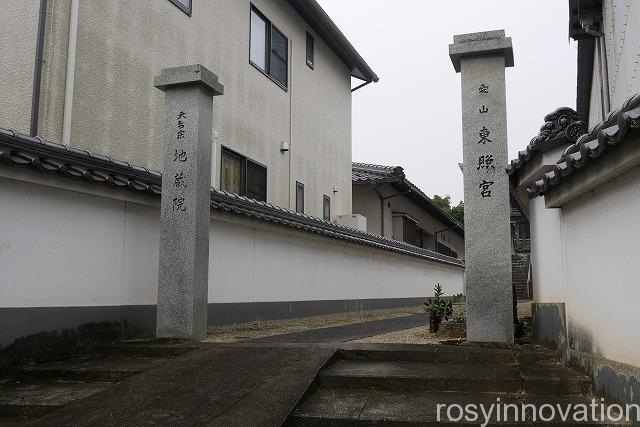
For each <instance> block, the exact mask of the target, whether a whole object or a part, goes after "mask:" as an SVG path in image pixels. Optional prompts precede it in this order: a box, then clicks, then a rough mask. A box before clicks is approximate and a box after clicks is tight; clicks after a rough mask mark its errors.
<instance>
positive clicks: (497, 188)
mask: <svg viewBox="0 0 640 427" xmlns="http://www.w3.org/2000/svg"><path fill="white" fill-rule="evenodd" d="M453 41H454V43H453V44H451V45H449V56H450V57H451V61H452V62H453V67H454V68H455V70H456V72H459V73H461V74H462V141H463V152H464V229H465V263H466V273H465V289H466V297H467V340H468V341H470V342H485V343H487V342H490V343H506V344H511V343H513V299H512V298H513V297H512V295H513V294H512V286H511V227H510V202H509V177H508V176H507V173H506V171H505V167H506V165H507V163H508V153H507V111H506V94H505V71H504V69H505V67H512V66H513V49H512V46H511V38H509V37H505V35H504V30H498V31H487V32H482V33H472V34H461V35H456V36H454V38H453Z"/></svg>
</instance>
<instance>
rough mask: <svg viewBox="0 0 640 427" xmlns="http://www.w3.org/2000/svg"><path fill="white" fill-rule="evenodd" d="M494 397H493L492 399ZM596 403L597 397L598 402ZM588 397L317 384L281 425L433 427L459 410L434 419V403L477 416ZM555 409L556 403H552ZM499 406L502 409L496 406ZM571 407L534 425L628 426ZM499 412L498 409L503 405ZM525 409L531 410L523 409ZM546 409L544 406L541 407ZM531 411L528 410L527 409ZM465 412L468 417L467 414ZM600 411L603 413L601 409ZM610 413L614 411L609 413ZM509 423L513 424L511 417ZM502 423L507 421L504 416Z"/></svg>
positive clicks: (493, 420) (494, 420)
mask: <svg viewBox="0 0 640 427" xmlns="http://www.w3.org/2000/svg"><path fill="white" fill-rule="evenodd" d="M498 399H499V400H498ZM598 402H599V400H598ZM590 403H591V398H588V397H584V396H571V397H556V396H531V395H526V394H508V393H469V392H465V393H460V392H456V393H451V392H435V391H424V390H422V391H420V390H412V391H400V390H391V391H390V390H379V389H375V388H368V389H367V388H359V389H323V388H320V389H318V390H316V391H315V392H313V393H311V394H310V395H309V396H308V398H307V399H306V400H304V401H303V402H302V403H301V404H299V405H298V406H297V407H296V408H295V409H294V410H293V411H292V413H291V414H290V416H289V418H288V419H287V421H286V423H285V426H290V427H291V426H298V427H320V426H334V427H336V426H370V425H385V426H386V425H389V426H437V425H447V424H450V425H453V424H459V422H456V417H458V416H459V413H460V412H459V411H458V410H457V409H456V407H454V408H453V409H452V410H451V412H450V413H451V416H452V417H453V419H448V418H447V410H446V408H447V407H441V408H440V418H438V405H439V404H440V405H461V406H462V407H465V405H471V404H473V405H477V406H476V408H477V412H478V414H479V417H482V410H481V408H480V406H479V405H481V404H483V405H485V408H487V409H485V410H487V411H488V408H489V405H492V404H502V405H505V404H516V405H518V406H519V409H521V408H520V405H523V404H533V405H536V407H538V408H540V407H541V406H542V405H543V404H550V405H554V406H555V405H558V404H560V405H562V411H566V410H567V408H568V406H567V405H568V404H571V405H577V404H584V405H589V404H590ZM556 407H557V406H556ZM501 408H504V406H503V407H501ZM573 409H574V411H571V412H569V418H568V421H566V422H563V420H562V418H561V415H558V416H557V417H556V418H555V419H549V420H548V421H546V422H543V421H542V420H540V419H539V418H538V419H536V424H540V423H544V424H547V425H564V424H569V425H571V424H576V425H631V424H630V423H623V422H605V423H591V424H589V423H584V422H581V421H582V420H581V419H578V420H577V421H578V422H574V421H573V420H572V419H571V415H570V414H572V413H574V412H575V410H577V411H580V409H578V408H575V406H574V407H573ZM503 410H504V409H503ZM509 411H510V412H509V414H510V415H511V416H512V417H513V413H514V412H513V411H514V409H513V407H511V409H509ZM529 411H531V409H529ZM547 411H548V409H547ZM501 414H502V415H501V417H502V420H504V412H501ZM529 414H531V413H529ZM468 415H469V416H473V415H472V414H471V413H468ZM605 415H606V412H605ZM612 415H614V417H615V416H616V415H615V412H614V413H613V414H612ZM542 416H543V417H545V418H548V417H549V413H548V412H544V411H543V412H542ZM490 419H491V421H490V422H489V424H490V425H495V424H500V425H504V423H503V422H501V423H498V420H497V418H496V416H495V412H494V414H493V416H492V417H491V418H490ZM483 421H484V418H479V419H478V420H477V421H475V422H474V420H473V419H470V420H469V421H468V422H467V423H469V422H474V424H481V423H482V422H483ZM511 421H512V422H511V423H509V424H515V423H514V422H513V421H517V420H513V418H511ZM507 422H508V420H507ZM532 422H533V419H532V418H529V419H528V424H531V423H532Z"/></svg>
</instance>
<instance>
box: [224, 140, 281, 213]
mask: <svg viewBox="0 0 640 427" xmlns="http://www.w3.org/2000/svg"><path fill="white" fill-rule="evenodd" d="M225 154H228V155H229V156H231V157H235V158H237V159H239V160H240V194H238V195H239V196H244V197H249V196H247V182H248V179H247V170H248V169H249V168H248V167H247V164H248V163H249V162H251V163H253V164H254V165H255V166H258V167H261V168H263V169H264V173H265V186H264V200H259V199H253V198H252V199H253V200H258V201H264V202H266V201H267V196H268V193H269V192H268V184H267V183H268V180H269V168H267V166H266V165H264V164H262V163H260V162H257V161H255V160H253V159H251V158H249V157H247V156H244V155H242V154H240V153H238V152H237V151H235V150H232V149H231V148H229V147H226V146H224V145H223V146H222V147H221V150H220V189H221V190H223V191H227V190H224V189H223V188H222V173H223V168H222V161H223V159H224V155H225ZM249 198H251V197H249Z"/></svg>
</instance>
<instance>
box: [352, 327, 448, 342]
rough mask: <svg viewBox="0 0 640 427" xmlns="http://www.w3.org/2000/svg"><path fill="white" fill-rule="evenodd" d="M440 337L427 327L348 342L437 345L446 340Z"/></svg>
mask: <svg viewBox="0 0 640 427" xmlns="http://www.w3.org/2000/svg"><path fill="white" fill-rule="evenodd" d="M448 339H450V338H447V337H445V336H442V335H438V334H432V333H430V332H429V328H428V326H427V325H424V326H419V327H417V328H411V329H403V330H402V331H394V332H388V333H386V334H382V335H376V336H373V337H367V338H362V339H359V340H354V341H349V342H356V343H385V344H438V343H440V342H441V341H444V340H448Z"/></svg>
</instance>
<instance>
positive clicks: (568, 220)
mask: <svg viewBox="0 0 640 427" xmlns="http://www.w3.org/2000/svg"><path fill="white" fill-rule="evenodd" d="M638 209H640V168H635V169H633V170H631V171H629V172H627V173H625V174H623V175H620V176H618V177H617V178H615V179H612V180H611V181H610V182H609V183H607V184H604V185H602V186H600V187H598V188H596V189H594V190H593V191H591V192H590V193H587V194H584V195H582V196H580V197H579V198H577V199H576V200H574V201H572V202H571V203H569V204H567V205H565V206H564V207H563V208H562V219H561V220H562V228H563V233H562V236H563V241H564V242H563V257H564V260H565V282H566V312H567V323H568V339H569V345H570V349H571V350H573V351H578V352H581V353H586V354H594V355H597V356H599V357H602V358H606V359H608V360H611V361H615V362H620V363H626V364H629V365H633V366H636V367H638V366H640V353H639V352H638V342H639V341H640V332H639V330H638V328H635V327H634V326H635V325H637V324H639V323H640V312H638V309H637V303H636V302H637V301H638V299H639V298H640V289H638V286H637V277H638V276H639V275H640V263H638V253H639V252H640V243H639V242H640V240H639V239H638V236H640V224H638V222H637V221H633V220H630V217H629V215H630V213H631V212H637V210H638ZM621 224H624V225H623V226H621Z"/></svg>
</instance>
